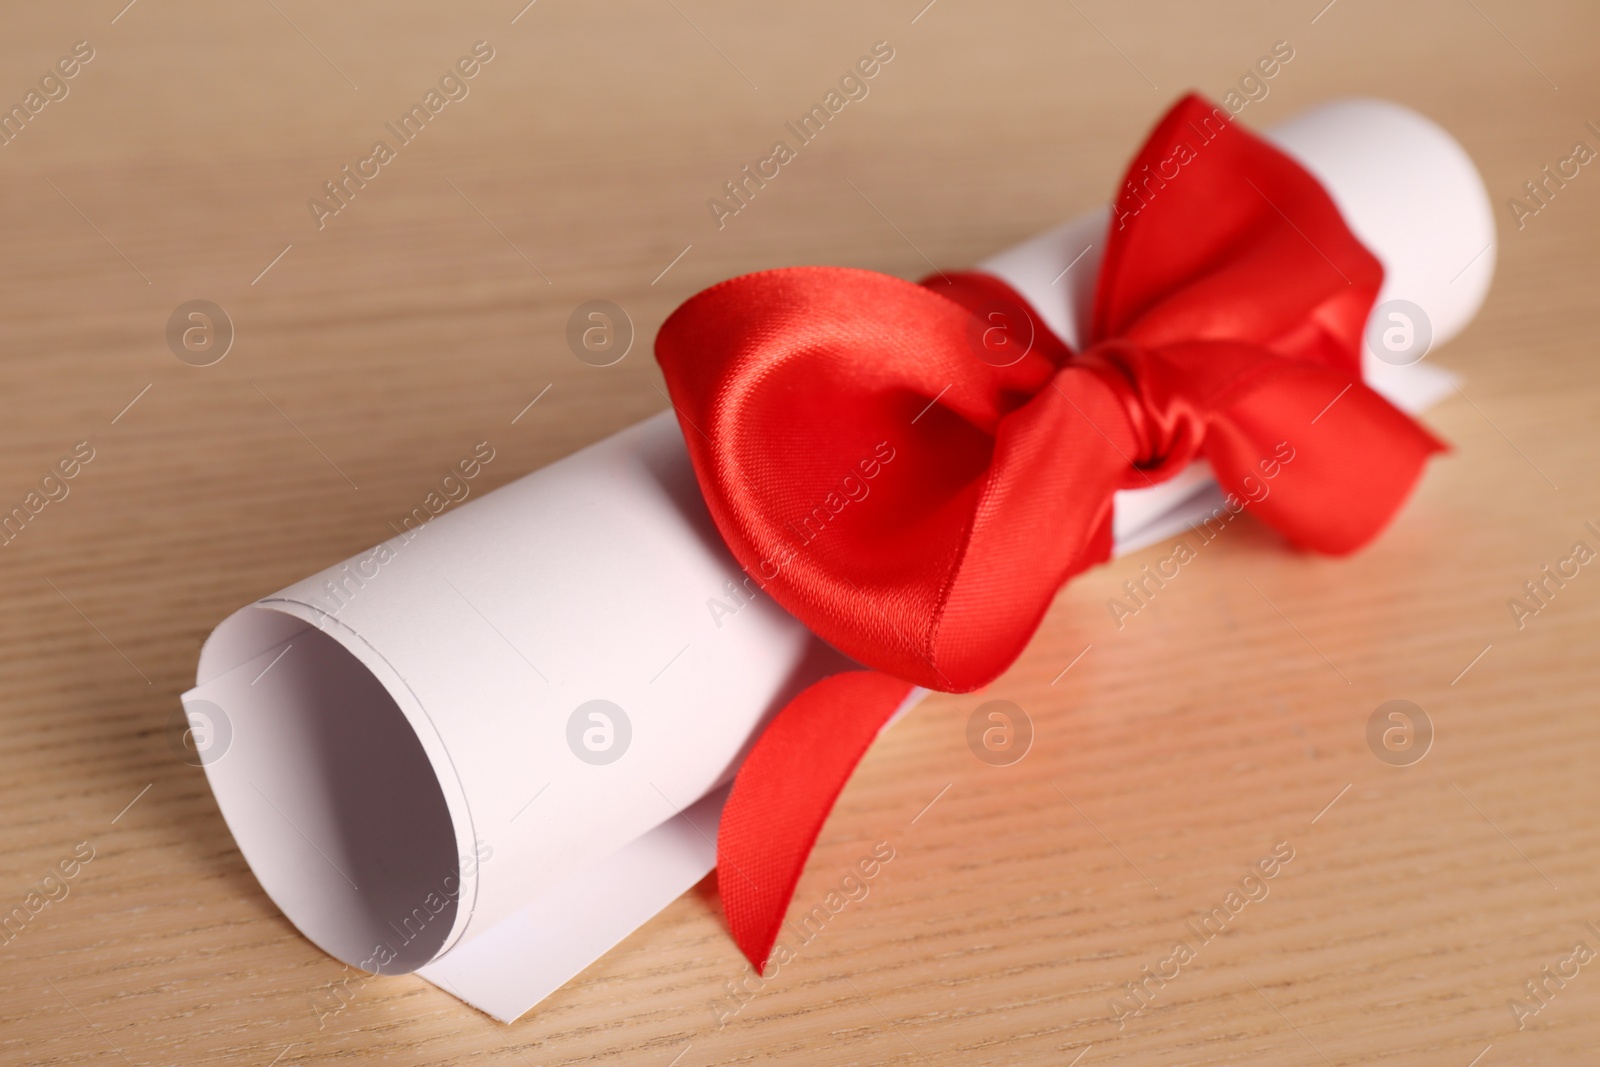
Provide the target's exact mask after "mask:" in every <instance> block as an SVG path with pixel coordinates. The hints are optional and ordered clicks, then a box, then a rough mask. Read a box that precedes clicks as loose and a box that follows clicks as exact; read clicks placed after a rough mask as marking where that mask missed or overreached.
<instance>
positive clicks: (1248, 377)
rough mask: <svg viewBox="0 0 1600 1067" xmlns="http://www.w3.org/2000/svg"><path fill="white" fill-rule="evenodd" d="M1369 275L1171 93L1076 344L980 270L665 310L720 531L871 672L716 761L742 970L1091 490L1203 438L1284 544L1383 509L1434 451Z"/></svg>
mask: <svg viewBox="0 0 1600 1067" xmlns="http://www.w3.org/2000/svg"><path fill="white" fill-rule="evenodd" d="M1382 280H1383V270H1382V267H1381V266H1380V265H1379V263H1378V261H1377V260H1376V259H1375V258H1374V257H1373V255H1372V254H1371V253H1370V252H1368V251H1367V249H1366V248H1364V247H1363V246H1362V245H1361V244H1360V242H1359V241H1357V240H1356V238H1355V236H1354V235H1353V234H1352V233H1351V232H1350V230H1349V228H1348V227H1347V226H1346V225H1345V223H1344V221H1343V219H1341V218H1340V216H1339V213H1338V210H1337V209H1336V208H1335V206H1334V204H1333V201H1332V200H1331V199H1330V198H1329V196H1328V194H1327V192H1326V191H1325V190H1324V189H1323V188H1322V186H1321V185H1320V184H1318V182H1317V181H1316V180H1315V179H1314V178H1313V177H1312V176H1311V175H1310V174H1309V173H1307V172H1306V171H1305V169H1304V168H1302V167H1301V166H1300V165H1299V164H1298V163H1296V162H1294V161H1293V160H1292V159H1290V158H1289V157H1288V156H1286V155H1284V154H1283V153H1282V152H1280V151H1279V150H1278V149H1276V148H1274V147H1272V146H1270V145H1268V144H1267V143H1265V142H1264V141H1262V140H1260V139H1258V138H1257V137H1255V136H1253V135H1252V134H1250V133H1249V132H1247V131H1246V130H1244V129H1243V128H1241V127H1239V126H1237V125H1235V124H1233V123H1232V122H1230V121H1229V120H1228V118H1227V113H1226V112H1225V111H1222V110H1221V109H1218V108H1215V107H1213V106H1212V105H1210V104H1209V103H1207V102H1205V101H1203V100H1201V99H1200V98H1198V97H1195V96H1189V97H1186V98H1185V99H1183V100H1181V101H1179V102H1178V104H1177V105H1176V106H1175V107H1174V108H1173V109H1172V110H1171V111H1170V112H1169V113H1168V114H1167V115H1166V116H1165V117H1164V118H1163V119H1162V120H1161V122H1160V123H1159V124H1158V125H1157V126H1156V128H1155V131H1154V132H1153V133H1152V134H1151V135H1150V137H1149V139H1148V140H1147V141H1146V142H1145V145H1144V147H1143V148H1142V149H1141V150H1140V152H1139V154H1138V156H1137V157H1136V158H1135V159H1134V161H1133V164H1132V166H1131V167H1130V168H1129V171H1128V175H1127V181H1126V182H1125V184H1124V186H1123V189H1122V192H1121V194H1120V196H1119V198H1118V200H1117V203H1116V205H1115V209H1114V211H1113V218H1112V222H1111V227H1110V233H1109V239H1108V244H1107V247H1106V249H1105V254H1104V257H1103V259H1102V261H1101V267H1100V276H1099V280H1098V282H1097V288H1096V292H1095V301H1094V313H1093V321H1092V327H1091V330H1090V335H1089V336H1090V343H1089V345H1088V347H1087V348H1086V350H1085V351H1083V352H1081V353H1074V352H1072V351H1070V350H1069V349H1068V348H1067V346H1066V345H1065V344H1063V343H1062V342H1061V341H1060V339H1058V338H1057V337H1055V336H1054V335H1053V334H1051V333H1050V332H1049V331H1048V330H1047V329H1046V328H1045V327H1044V326H1043V325H1042V323H1041V322H1040V321H1039V320H1038V318H1037V316H1036V315H1034V314H1033V313H1032V311H1031V309H1029V308H1028V306H1027V305H1026V303H1025V302H1024V301H1023V299H1022V298H1021V297H1020V296H1018V295H1017V294H1016V292H1015V291H1013V290H1012V289H1011V288H1010V287H1009V286H1007V285H1006V284H1005V283H1004V282H1002V281H1000V280H999V279H997V278H994V277H991V276H988V275H983V274H977V273H956V274H950V275H944V274H940V275H936V276H934V277H932V278H929V279H925V280H924V281H923V283H922V284H920V285H913V284H911V283H910V282H905V281H901V280H899V279H897V278H892V277H889V276H887V275H882V274H876V273H872V272H869V271H862V270H850V269H844V268H832V267H798V268H793V269H788V270H774V271H765V272H762V273H758V274H751V275H746V276H744V277H740V278H734V279H732V280H730V281H727V282H723V283H722V284H720V285H717V286H713V287H712V288H710V289H707V290H705V291H704V292H702V293H699V294H698V295H696V296H694V297H693V298H691V299H690V300H689V301H687V302H686V303H684V305H683V306H682V307H680V308H679V309H678V310H677V311H676V312H674V313H673V315H672V316H671V317H670V318H669V319H668V320H667V322H666V323H665V324H664V325H663V326H662V328H661V332H660V334H659V335H658V337H657V339H656V356H657V359H658V360H659V361H660V364H661V367H662V370H663V372H664V374H665V376H666V380H667V384H668V387H669V389H670V391H671V395H672V401H673V404H674V406H675V407H676V408H677V411H678V416H679V421H680V423H681V425H682V429H683V433H684V438H685V439H686V441H687V442H688V446H689V454H690V456H691V457H692V460H693V463H694V469H695V473H696V475H697V477H698V479H699V482H700V487H701V489H702V490H703V492H704V494H705V499H706V503H707V505H708V506H709V507H710V510H711V514H712V516H713V517H714V519H715V521H716V523H717V527H718V529H719V530H720V531H721V533H722V536H723V537H724V538H725V539H726V541H727V543H728V546H729V548H730V549H731V550H732V551H733V554H734V555H735V557H737V558H738V560H739V562H740V563H741V564H742V565H743V566H744V568H745V570H746V572H747V573H748V574H750V575H752V576H753V577H755V579H756V580H757V581H758V582H760V583H761V584H762V586H763V588H764V589H765V591H766V592H767V593H769V594H771V595H772V597H773V598H774V599H775V600H777V601H778V603H780V604H782V605H783V607H784V608H785V609H787V610H788V611H789V612H791V613H792V614H794V615H795V617H797V618H798V619H800V621H802V622H803V623H805V624H806V626H808V627H809V628H810V629H811V630H812V631H813V632H815V633H816V634H817V635H818V636H820V637H822V638H823V639H824V640H826V641H828V642H829V643H830V644H832V645H834V646H835V647H837V648H839V649H840V650H842V651H844V652H845V653H847V654H849V655H850V656H852V657H853V658H855V659H856V660H857V661H859V662H860V663H861V664H863V665H864V666H866V667H868V668H870V669H869V670H864V671H857V672H849V673H845V674H840V675H835V676H833V677H831V678H828V679H825V680H823V681H821V682H818V683H817V684H815V685H813V686H812V687H811V688H809V689H808V690H806V691H805V692H803V693H802V694H801V695H800V696H798V697H796V698H795V699H794V700H793V701H792V702H791V703H790V704H789V705H788V706H787V707H785V708H784V709H783V710H782V711H781V712H780V713H779V714H778V716H777V717H776V718H775V719H774V721H773V723H772V724H771V725H770V726H769V727H768V729H767V730H766V732H765V733H764V734H763V735H762V736H761V738H760V739H759V740H758V742H757V743H756V745H755V747H754V749H753V751H752V753H751V755H750V757H749V759H748V760H747V761H746V763H745V764H744V766H743V767H742V768H741V769H740V771H739V774H738V777H737V778H736V780H735V784H734V788H733V792H732V795H731V796H730V798H729V800H728V804H727V807H726V809H725V811H724V813H723V816H722V828H721V831H720V834H719V839H718V875H717V879H718V888H719V891H720V893H721V896H722V901H723V905H724V908H725V910H726V912H727V916H728V922H729V925H730V928H731V929H732V931H733V933H734V936H735V939H736V940H737V941H738V943H739V945H740V947H741V949H742V950H743V951H744V952H745V954H746V955H747V956H748V957H749V958H750V960H751V961H752V963H754V964H755V965H756V966H757V967H758V968H760V967H762V966H763V965H764V964H765V962H766V960H767V959H768V956H769V954H770V953H771V951H772V949H773V945H774V943H775V941H776V940H777V938H778V934H779V930H780V926H781V923H782V920H783V916H784V912H785V909H786V908H787V906H788V904H789V901H790V898H791V896H792V895H793V891H794V886H795V883H796V882H797V881H798V879H799V876H800V872H801V870H802V868H803V867H804V864H805V860H806V857H807V855H808V854H809V853H810V850H811V846H812V844H813V842H814V841H815V839H816V835H817V833H818V832H819V831H820V829H821V827H822V823H823V821H824V820H825V819H826V817H827V814H828V811H829V810H830V809H831V808H832V806H833V802H834V800H835V798H836V797H837V796H838V793H839V791H840V790H841V789H842V788H843V786H844V783H845V781H846V780H847V779H848V778H849V776H850V773H851V771H852V770H853V769H854V767H855V765H856V763H857V762H858V761H859V760H860V758H861V756H862V754H863V753H864V752H865V751H866V749H867V747H868V745H869V744H870V743H871V741H872V739H873V737H874V736H876V734H877V732H878V730H879V728H880V727H881V726H882V724H883V722H884V721H885V720H886V719H887V718H888V716H889V715H890V714H892V713H893V711H894V710H895V709H896V708H897V707H898V706H899V704H900V703H901V702H902V701H903V700H904V698H905V697H906V696H907V694H908V693H909V692H910V690H911V689H912V687H913V686H925V687H927V688H931V689H938V690H943V691H946V692H964V691H968V690H972V689H975V688H977V687H979V686H982V685H985V684H987V683H988V682H990V681H991V680H993V679H994V678H995V677H996V676H997V675H999V674H1000V673H1001V672H1002V671H1004V670H1005V669H1006V668H1007V667H1008V666H1009V665H1010V664H1011V662H1012V661H1013V660H1014V659H1015V658H1016V657H1017V656H1018V654H1019V653H1020V652H1021V651H1022V649H1023V648H1024V647H1025V646H1026V644H1027V642H1028V640H1029V639H1030V637H1031V636H1032V634H1033V632H1034V630H1035V629H1036V628H1037V626H1038V624H1039V622H1040V620H1041V618H1042V617H1043V615H1044V612H1045V611H1046V609H1047V608H1048V607H1049V605H1050V601H1051V599H1052V598H1053V597H1054V595H1055V593H1056V591H1057V590H1058V589H1059V588H1060V587H1061V585H1062V583H1064V582H1065V581H1066V580H1067V579H1068V578H1070V577H1071V576H1072V575H1074V574H1076V573H1077V572H1079V571H1081V570H1083V569H1084V568H1085V567H1088V566H1090V565H1092V564H1095V563H1098V562H1101V561H1103V560H1105V559H1106V558H1108V556H1109V554H1110V550H1111V508H1112V494H1113V493H1114V492H1115V491H1116V490H1118V489H1128V488H1137V487H1140V486H1145V485H1151V484H1155V483H1157V482H1160V481H1162V480H1164V479H1166V478H1169V477H1171V476H1172V475H1174V474H1176V473H1178V472H1179V471H1181V470H1183V469H1184V467H1186V466H1187V465H1188V464H1189V463H1190V462H1191V461H1192V460H1194V459H1196V458H1199V457H1204V458H1205V459H1207V460H1209V461H1210V463H1211V466H1212V468H1213V470H1215V472H1216V476H1217V480H1218V481H1219V482H1220V484H1221V485H1222V487H1223V488H1224V489H1225V490H1227V491H1229V492H1231V493H1233V494H1235V495H1236V496H1237V497H1238V498H1239V499H1240V500H1253V499H1254V498H1255V497H1256V496H1258V495H1259V493H1258V492H1256V491H1252V490H1253V488H1254V485H1253V483H1252V481H1249V480H1247V479H1255V480H1256V481H1259V480H1260V479H1261V478H1262V472H1263V470H1264V469H1265V468H1264V467H1263V464H1266V465H1270V466H1271V468H1272V469H1273V471H1274V473H1275V477H1273V480H1272V489H1271V492H1270V493H1269V494H1266V495H1264V496H1262V497H1261V499H1260V500H1259V501H1258V502H1253V503H1251V504H1250V505H1249V508H1250V510H1251V511H1253V512H1254V513H1255V514H1256V516H1257V517H1258V518H1259V519H1261V520H1262V521H1263V522H1266V523H1267V524H1269V525H1270V526H1272V527H1274V528H1275V529H1277V530H1278V531H1280V532H1281V533H1282V534H1283V536H1284V537H1285V538H1287V539H1288V541H1289V542H1290V543H1292V544H1293V545H1295V546H1297V547H1300V548H1303V549H1308V550H1311V551H1316V552H1322V553H1329V554H1342V553H1347V552H1350V551H1353V550H1354V549H1356V548H1359V547H1361V546H1362V545H1364V544H1366V543H1367V542H1368V541H1370V540H1371V539H1372V538H1373V537H1374V536H1375V535H1376V534H1377V533H1378V532H1379V531H1380V530H1381V529H1382V528H1383V526H1384V525H1385V524H1386V523H1387V522H1388V521H1389V519H1390V518H1391V517H1392V516H1393V515H1394V513H1395V511H1396V510H1397V509H1398V508H1399V506H1400V505H1401V503H1402V502H1403V501H1404V499H1405V497H1406V495H1407V494H1408V493H1409V492H1410V490H1411V487H1412V486H1413V484H1414V483H1415V482H1416V480H1417V477H1418V476H1419V474H1420V472H1421V470H1422V467H1423V465H1424V463H1425V462H1426V460H1427V458H1428V456H1429V455H1430V454H1432V453H1433V452H1436V451H1438V450H1440V449H1441V447H1442V446H1441V445H1440V444H1439V443H1438V442H1437V441H1436V440H1435V439H1434V438H1433V437H1432V436H1430V435H1429V434H1428V433H1427V432H1426V431H1425V430H1423V429H1422V428H1421V427H1420V426H1418V425H1417V424H1416V423H1415V422H1413V421H1412V420H1411V419H1410V418H1409V417H1408V416H1406V415H1404V414H1403V413H1401V412H1400V411H1399V410H1397V409H1396V408H1394V407H1393V406H1391V405H1390V404H1389V403H1388V402H1387V401H1385V400H1384V399H1383V398H1381V397H1380V396H1378V394H1376V393H1374V392H1373V391H1372V390H1370V389H1369V388H1367V386H1365V385H1364V384H1362V381H1361V333H1362V329H1363V326H1364V325H1365V322H1366V319H1367V315H1368V313H1369V312H1370V310H1371V308H1372V304H1373V301H1374V299H1375V297H1376V295H1377V293H1378V289H1379V286H1380V284H1381V282H1382ZM1330 405H1331V406H1330ZM1286 451H1287V452H1289V453H1290V454H1292V455H1293V461H1292V463H1289V464H1282V463H1281V462H1278V461H1279V460H1280V459H1281V456H1282V455H1283V454H1284V453H1285V452H1286Z"/></svg>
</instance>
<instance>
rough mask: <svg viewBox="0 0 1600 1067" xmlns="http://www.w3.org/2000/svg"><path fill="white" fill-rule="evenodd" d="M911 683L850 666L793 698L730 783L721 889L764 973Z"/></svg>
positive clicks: (737, 935)
mask: <svg viewBox="0 0 1600 1067" xmlns="http://www.w3.org/2000/svg"><path fill="white" fill-rule="evenodd" d="M913 688H914V687H913V686H912V685H911V683H909V682H903V681H901V680H900V679H898V678H892V677H890V676H888V675H885V674H878V673H876V672H875V671H846V672H844V673H842V674H835V675H832V676H830V677H827V678H824V679H822V680H821V681H820V682H816V683H813V684H812V685H811V686H809V687H808V688H806V689H805V690H803V691H802V692H801V693H800V695H799V696H797V697H795V698H794V699H793V700H791V701H790V702H789V703H788V704H787V705H786V706H785V707H784V708H783V710H781V711H780V712H778V714H777V717H776V718H774V719H773V720H772V723H771V724H770V725H769V726H768V727H767V729H766V731H765V732H764V733H763V734H762V735H761V737H760V738H759V739H758V740H757V741H756V744H755V747H754V748H753V749H752V750H751V752H750V755H749V757H748V758H747V759H746V760H745V762H744V765H743V766H742V767H740V768H739V773H738V775H737V776H736V777H735V778H734V781H733V791H732V793H731V794H730V795H729V796H728V802H727V805H726V806H725V807H724V808H723V809H722V824H721V827H720V828H719V830H718V831H717V891H718V893H719V894H720V895H721V897H722V906H723V909H724V911H726V913H727V916H728V926H729V928H730V930H731V931H732V933H733V938H734V941H736V942H737V943H738V945H739V948H740V950H741V951H743V952H744V954H745V956H746V957H747V958H748V959H749V960H750V963H751V964H752V965H753V966H754V967H755V968H756V970H757V971H758V972H761V971H765V969H766V965H767V960H768V958H769V957H770V956H771V955H772V948H773V945H774V943H775V942H776V941H777V940H778V931H779V928H780V927H781V926H782V925H783V916H784V913H785V912H786V911H787V910H788V907H789V902H790V900H792V899H793V897H794V890H795V886H796V885H797V884H798V883H799V881H800V874H801V872H802V871H803V870H804V869H805V863H806V857H807V856H809V855H810V854H811V846H812V845H813V844H815V843H816V840H817V834H819V833H820V832H821V831H822V824H823V822H824V821H825V820H826V819H827V817H828V812H829V811H831V810H833V804H834V801H835V800H837V799H838V797H839V792H840V791H841V790H842V789H843V788H844V784H845V782H846V781H847V780H848V779H849V777H850V773H851V772H852V771H853V770H855V766H856V764H857V763H859V762H860V761H861V757H862V756H863V755H864V754H865V753H866V751H867V747H868V746H869V745H871V744H872V741H873V738H875V737H877V736H878V731H879V730H881V729H882V728H883V724H884V723H885V722H887V721H888V720H889V717H890V716H891V715H893V714H894V712H895V710H896V709H898V708H899V707H900V705H901V704H902V703H904V702H905V699H906V697H907V696H908V695H910V693H911V690H912V689H913Z"/></svg>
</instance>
